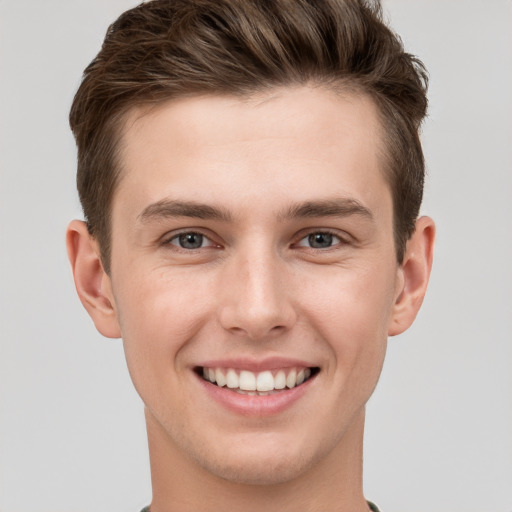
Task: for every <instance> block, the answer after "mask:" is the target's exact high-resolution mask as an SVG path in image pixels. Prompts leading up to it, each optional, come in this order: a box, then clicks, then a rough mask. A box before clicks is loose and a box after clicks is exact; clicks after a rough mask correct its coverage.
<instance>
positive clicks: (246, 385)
mask: <svg viewBox="0 0 512 512" xmlns="http://www.w3.org/2000/svg"><path fill="white" fill-rule="evenodd" d="M238 387H239V388H240V389H242V390H244V391H256V375H254V373H252V372H248V371H247V370H242V371H241V372H240V384H239V385H238ZM262 391H263V390H262Z"/></svg>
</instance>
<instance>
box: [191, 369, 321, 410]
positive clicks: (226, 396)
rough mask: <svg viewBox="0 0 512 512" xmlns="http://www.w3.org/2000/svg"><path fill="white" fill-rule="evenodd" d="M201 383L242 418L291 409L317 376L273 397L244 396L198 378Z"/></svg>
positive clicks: (210, 393)
mask: <svg viewBox="0 0 512 512" xmlns="http://www.w3.org/2000/svg"><path fill="white" fill-rule="evenodd" d="M197 378H198V379H199V383H200V384H201V386H202V387H203V389H204V390H205V391H206V393H208V394H209V396H210V397H211V398H213V399H214V400H215V401H216V402H218V403H219V404H220V405H222V406H224V407H225V408H227V409H229V410H231V411H233V412H235V413H237V414H240V415H242V416H257V417H262V416H273V415H276V414H279V413H281V412H283V411H285V410H286V409H288V408H289V407H291V406H292V405H293V404H294V403H295V402H296V401H297V400H299V399H300V398H301V397H302V396H303V395H304V394H305V393H306V392H307V390H308V389H309V388H310V386H311V384H312V383H313V381H314V380H315V378H316V376H313V377H310V378H309V379H308V380H307V381H306V382H304V383H303V384H300V385H299V386H296V387H294V388H292V389H287V390H285V391H279V392H277V393H273V394H271V395H264V396H260V395H256V396H254V395H242V394H241V393H237V392H236V391H233V390H231V389H229V388H227V387H222V388H221V387H219V386H217V385H215V384H212V383H211V382H208V381H206V380H204V379H203V378H202V377H200V376H199V375H198V376H197Z"/></svg>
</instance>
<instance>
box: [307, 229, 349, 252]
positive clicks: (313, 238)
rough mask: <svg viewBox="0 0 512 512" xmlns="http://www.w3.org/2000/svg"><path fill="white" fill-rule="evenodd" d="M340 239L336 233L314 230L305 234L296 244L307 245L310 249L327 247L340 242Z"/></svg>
mask: <svg viewBox="0 0 512 512" xmlns="http://www.w3.org/2000/svg"><path fill="white" fill-rule="evenodd" d="M341 243H342V240H341V238H339V237H338V236H336V235H333V234H332V233H329V232H327V231H316V232H315V233H311V234H309V235H308V236H305V237H304V238H303V239H302V240H301V241H300V242H299V243H298V244H297V245H299V246H300V247H309V248H311V249H329V248H330V247H333V246H335V245H338V244H341Z"/></svg>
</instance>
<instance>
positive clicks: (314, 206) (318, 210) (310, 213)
mask: <svg viewBox="0 0 512 512" xmlns="http://www.w3.org/2000/svg"><path fill="white" fill-rule="evenodd" d="M352 215H357V216H362V217H366V218H367V219H369V220H373V215H372V212H371V211H370V210H369V209H368V208H367V207H366V206H364V205H363V204H361V203H360V202H359V201H357V200H356V199H352V198H335V199H327V200H321V201H306V202H304V203H299V204H295V205H292V206H290V207H289V208H288V209H287V210H285V211H284V212H283V213H282V214H281V215H280V217H281V218H283V219H296V218H316V217H349V216H352Z"/></svg>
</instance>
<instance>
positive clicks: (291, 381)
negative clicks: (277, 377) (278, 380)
mask: <svg viewBox="0 0 512 512" xmlns="http://www.w3.org/2000/svg"><path fill="white" fill-rule="evenodd" d="M295 384H297V370H295V368H294V369H293V370H292V371H291V372H290V373H289V374H288V376H287V377H286V386H287V387H289V388H294V387H295Z"/></svg>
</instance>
